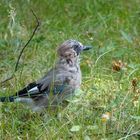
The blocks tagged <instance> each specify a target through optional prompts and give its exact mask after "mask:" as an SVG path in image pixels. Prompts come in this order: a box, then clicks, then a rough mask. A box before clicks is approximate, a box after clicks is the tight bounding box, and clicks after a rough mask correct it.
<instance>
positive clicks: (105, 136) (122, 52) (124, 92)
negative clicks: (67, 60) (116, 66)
mask: <svg viewBox="0 0 140 140" xmlns="http://www.w3.org/2000/svg"><path fill="white" fill-rule="evenodd" d="M31 8H32V9H33V10H34V11H35V13H36V14H37V16H38V18H39V19H40V21H41V26H40V29H39V30H38V31H37V33H36V35H35V36H34V38H33V40H32V41H31V42H30V44H29V45H28V47H27V48H26V49H25V51H24V53H23V56H22V58H21V61H20V64H19V67H18V71H17V72H16V73H15V78H13V79H12V80H10V81H8V82H7V83H6V84H5V85H4V86H1V88H0V96H3V95H11V94H13V93H15V92H16V91H17V90H19V89H20V88H22V87H23V86H24V85H26V84H27V83H29V82H31V81H34V80H36V79H38V78H40V77H41V76H43V75H44V73H45V72H46V71H48V70H49V68H50V67H51V66H52V65H53V64H54V63H55V60H56V59H57V58H56V57H57V56H56V52H55V50H56V48H57V46H58V45H59V44H61V43H62V42H63V41H64V40H66V39H71V38H73V39H76V40H79V41H80V42H82V43H83V44H86V45H92V46H93V49H92V50H91V51H89V52H86V53H84V54H82V55H81V70H82V75H83V80H82V86H81V88H82V90H83V94H81V95H80V97H78V99H76V100H74V101H73V102H71V103H69V105H68V106H67V107H65V108H58V110H55V111H51V110H46V114H45V115H44V116H40V115H39V114H35V113H33V112H31V111H30V110H27V109H24V107H23V106H22V105H20V104H10V103H5V104H2V105H1V112H0V136H1V139H5V140H7V139H8V140H10V139H11V140H14V139H31V140H33V139H47V140H51V139H57V140H60V139H74V140H75V139H81V140H82V139H84V140H90V139H91V140H93V139H94V140H117V139H120V140H126V139H128V140H138V139H140V97H139V96H140V58H139V57H140V1H139V0H118V1H114V0H86V1H85V0H77V1H75V0H71V1H70V0H48V1H47V0H42V1H40V0H32V1H31V0H20V1H18V0H12V1H8V0H1V2H0V19H1V20H0V75H1V77H0V81H2V80H4V79H5V78H7V77H9V76H10V75H11V74H12V73H13V70H14V65H15V63H16V61H17V57H18V55H19V52H20V50H21V48H22V46H23V45H24V44H25V43H26V42H27V40H28V39H29V36H30V34H31V33H32V31H33V29H34V27H35V25H36V23H35V19H34V17H33V15H32V13H31V11H30V9H31ZM13 9H15V13H16V15H15V16H14V15H13V16H12V15H11V16H9V11H12V10H13ZM12 18H13V19H14V22H13V21H12ZM115 60H121V61H122V62H123V63H126V66H125V67H124V68H123V69H121V70H120V71H116V72H114V71H113V70H112V62H113V61H115ZM134 78H137V86H136V90H133V87H132V80H133V79H134ZM107 112H108V113H109V114H110V118H109V120H105V121H103V119H102V115H103V114H108V113H107ZM135 133H137V134H139V135H136V134H135Z"/></svg>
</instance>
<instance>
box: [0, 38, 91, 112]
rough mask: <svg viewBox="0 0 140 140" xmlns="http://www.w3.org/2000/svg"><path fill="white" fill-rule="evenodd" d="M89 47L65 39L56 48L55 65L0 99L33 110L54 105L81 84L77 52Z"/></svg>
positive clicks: (72, 93) (72, 92) (71, 93)
mask: <svg viewBox="0 0 140 140" xmlns="http://www.w3.org/2000/svg"><path fill="white" fill-rule="evenodd" d="M88 49H89V47H86V46H83V45H82V44H81V43H80V42H78V41H76V40H67V41H65V42H64V43H62V44H61V45H60V46H59V47H58V49H57V53H58V57H59V58H58V60H57V62H56V64H55V66H54V67H53V68H52V69H51V70H50V71H49V72H48V73H47V74H46V75H45V76H44V77H43V78H41V79H39V80H37V81H36V82H33V83H30V84H29V85H27V86H26V87H25V88H23V89H22V90H20V91H18V92H17V93H16V95H14V96H10V97H1V98H0V101H1V102H5V101H10V102H21V103H25V104H27V105H28V106H29V107H30V108H31V109H32V110H33V111H40V110H42V109H44V108H46V107H48V106H49V105H51V106H56V105H58V104H60V103H62V102H63V100H65V99H66V98H67V97H69V96H73V95H74V91H75V90H76V89H77V88H80V85H81V70H80V65H79V62H80V61H79V54H80V52H82V51H83V50H88Z"/></svg>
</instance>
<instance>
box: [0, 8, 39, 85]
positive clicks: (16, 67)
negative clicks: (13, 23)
mask: <svg viewBox="0 0 140 140" xmlns="http://www.w3.org/2000/svg"><path fill="white" fill-rule="evenodd" d="M31 12H32V14H33V16H34V17H35V19H36V22H37V25H36V27H35V29H34V30H33V33H32V35H31V37H30V38H29V40H28V41H27V43H26V44H25V45H24V46H23V48H22V50H21V52H20V54H19V56H18V59H17V62H16V65H15V69H14V72H13V74H12V75H11V76H10V77H8V78H7V79H5V80H3V81H1V82H0V84H3V83H5V82H7V81H9V80H11V79H12V78H13V77H14V73H15V72H16V71H17V70H18V65H19V61H20V58H21V56H22V53H23V51H24V49H25V48H26V47H27V46H28V44H29V43H30V41H31V40H32V38H33V37H34V35H35V33H36V31H37V29H38V27H39V26H40V22H39V20H38V18H37V16H36V14H35V13H34V11H33V10H32V9H31Z"/></svg>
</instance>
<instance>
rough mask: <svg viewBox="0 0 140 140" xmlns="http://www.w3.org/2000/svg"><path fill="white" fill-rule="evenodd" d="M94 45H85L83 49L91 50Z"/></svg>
mask: <svg viewBox="0 0 140 140" xmlns="http://www.w3.org/2000/svg"><path fill="white" fill-rule="evenodd" d="M91 48H92V47H91V46H83V51H87V50H90V49H91Z"/></svg>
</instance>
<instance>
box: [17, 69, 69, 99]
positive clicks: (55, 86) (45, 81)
mask: <svg viewBox="0 0 140 140" xmlns="http://www.w3.org/2000/svg"><path fill="white" fill-rule="evenodd" d="M55 72H56V71H53V72H50V73H49V75H46V76H45V77H43V78H42V79H40V80H38V81H37V82H33V83H30V84H29V85H27V86H26V87H25V88H23V89H22V90H20V91H18V92H17V93H16V96H18V97H31V98H34V97H37V96H41V95H43V94H49V93H50V92H51V93H53V94H54V95H55V94H57V93H58V94H60V93H61V92H63V91H64V89H65V90H69V88H68V82H67V79H68V76H69V75H68V74H62V73H58V72H57V74H55Z"/></svg>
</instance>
